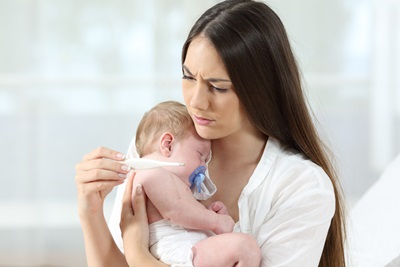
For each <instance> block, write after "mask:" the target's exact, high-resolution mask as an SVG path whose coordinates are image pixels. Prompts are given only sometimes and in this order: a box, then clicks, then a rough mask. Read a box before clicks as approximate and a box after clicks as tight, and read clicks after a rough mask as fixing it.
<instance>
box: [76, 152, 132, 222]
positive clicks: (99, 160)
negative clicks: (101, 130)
mask: <svg viewBox="0 0 400 267" xmlns="http://www.w3.org/2000/svg"><path fill="white" fill-rule="evenodd" d="M124 158H125V156H124V155H123V154H122V153H120V152H117V151H114V150H111V149H108V148H105V147H99V148H97V149H95V150H93V151H92V152H90V153H88V154H86V155H85V156H84V157H83V159H82V161H81V162H80V163H78V164H77V165H76V168H75V170H76V176H75V182H76V185H77V188H78V208H79V215H80V216H90V215H94V214H98V213H99V212H101V213H102V212H103V203H104V199H105V198H106V196H107V195H108V194H109V193H110V192H111V190H112V189H113V188H114V186H116V185H120V184H122V183H123V182H124V180H125V178H126V174H127V173H128V172H129V170H130V168H129V167H128V166H126V165H124V164H122V163H119V162H117V161H122V160H124ZM110 159H111V160H110Z"/></svg>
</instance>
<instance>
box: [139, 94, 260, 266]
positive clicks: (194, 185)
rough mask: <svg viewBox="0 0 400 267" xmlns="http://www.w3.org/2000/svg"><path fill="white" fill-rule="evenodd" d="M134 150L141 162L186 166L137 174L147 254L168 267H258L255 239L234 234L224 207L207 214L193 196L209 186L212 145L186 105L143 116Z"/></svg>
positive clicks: (171, 105) (218, 205) (166, 106)
mask: <svg viewBox="0 0 400 267" xmlns="http://www.w3.org/2000/svg"><path fill="white" fill-rule="evenodd" d="M136 149H137V152H138V154H139V156H140V157H142V158H149V159H154V160H160V161H169V162H182V163H184V164H185V166H183V167H163V168H157V169H150V170H141V171H136V176H135V179H134V185H133V186H134V187H136V185H137V184H141V185H142V186H143V188H144V191H145V192H146V195H147V197H148V201H147V214H148V219H149V226H150V244H149V248H150V251H151V253H152V254H153V255H154V256H155V257H156V258H157V259H159V260H161V261H162V262H164V263H166V264H168V265H170V266H202V267H203V266H219V267H221V266H224V267H225V266H247V267H252V266H259V264H260V261H261V253H260V249H259V247H258V245H257V243H256V241H255V239H254V238H253V237H252V236H251V235H247V234H242V233H234V232H232V231H233V227H234V221H233V219H232V217H230V216H229V215H228V212H227V208H226V207H225V205H224V204H223V203H222V202H214V203H213V204H212V205H211V206H210V209H207V208H206V207H204V206H203V205H202V204H201V203H200V202H198V201H197V200H196V198H195V197H194V195H193V193H194V194H197V195H202V190H203V188H204V185H203V183H204V181H208V182H210V183H211V181H210V180H209V178H208V177H206V175H205V172H206V165H207V163H208V161H209V160H210V159H211V141H209V140H205V139H202V138H201V137H200V136H199V135H198V134H197V133H196V130H195V128H194V125H193V122H192V119H191V117H190V115H189V114H188V111H187V109H186V107H185V106H184V105H183V104H180V103H178V102H175V101H167V102H162V103H160V104H158V105H156V106H155V107H153V108H152V109H151V110H150V111H149V112H147V113H145V115H144V117H143V119H142V120H141V122H140V124H139V126H138V129H137V133H136ZM203 195H204V194H203ZM211 207H212V208H211Z"/></svg>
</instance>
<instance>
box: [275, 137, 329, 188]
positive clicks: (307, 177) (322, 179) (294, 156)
mask: <svg viewBox="0 0 400 267" xmlns="http://www.w3.org/2000/svg"><path fill="white" fill-rule="evenodd" d="M268 145H269V149H270V151H269V152H270V153H271V154H274V160H273V162H272V163H271V170H270V172H269V175H268V176H269V179H270V181H271V182H274V183H278V184H293V183H299V184H313V185H314V187H316V188H321V189H327V190H333V187H332V183H331V181H330V178H329V176H328V175H327V174H326V172H325V171H324V170H323V169H322V168H321V167H320V166H319V165H317V164H316V163H314V162H312V161H311V160H309V159H307V158H305V157H304V155H303V154H301V153H299V152H295V151H291V150H288V149H286V148H284V147H283V146H282V145H281V144H280V143H279V141H278V140H276V139H271V140H269V144H268ZM267 153H268V151H267Z"/></svg>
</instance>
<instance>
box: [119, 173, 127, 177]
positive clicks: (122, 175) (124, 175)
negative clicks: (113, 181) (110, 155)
mask: <svg viewBox="0 0 400 267" xmlns="http://www.w3.org/2000/svg"><path fill="white" fill-rule="evenodd" d="M118 176H119V177H121V178H126V174H125V173H118Z"/></svg>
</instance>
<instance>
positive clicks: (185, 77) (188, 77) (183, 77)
mask: <svg viewBox="0 0 400 267" xmlns="http://www.w3.org/2000/svg"><path fill="white" fill-rule="evenodd" d="M182 79H183V80H194V78H193V77H190V76H187V75H185V74H183V76H182Z"/></svg>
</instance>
